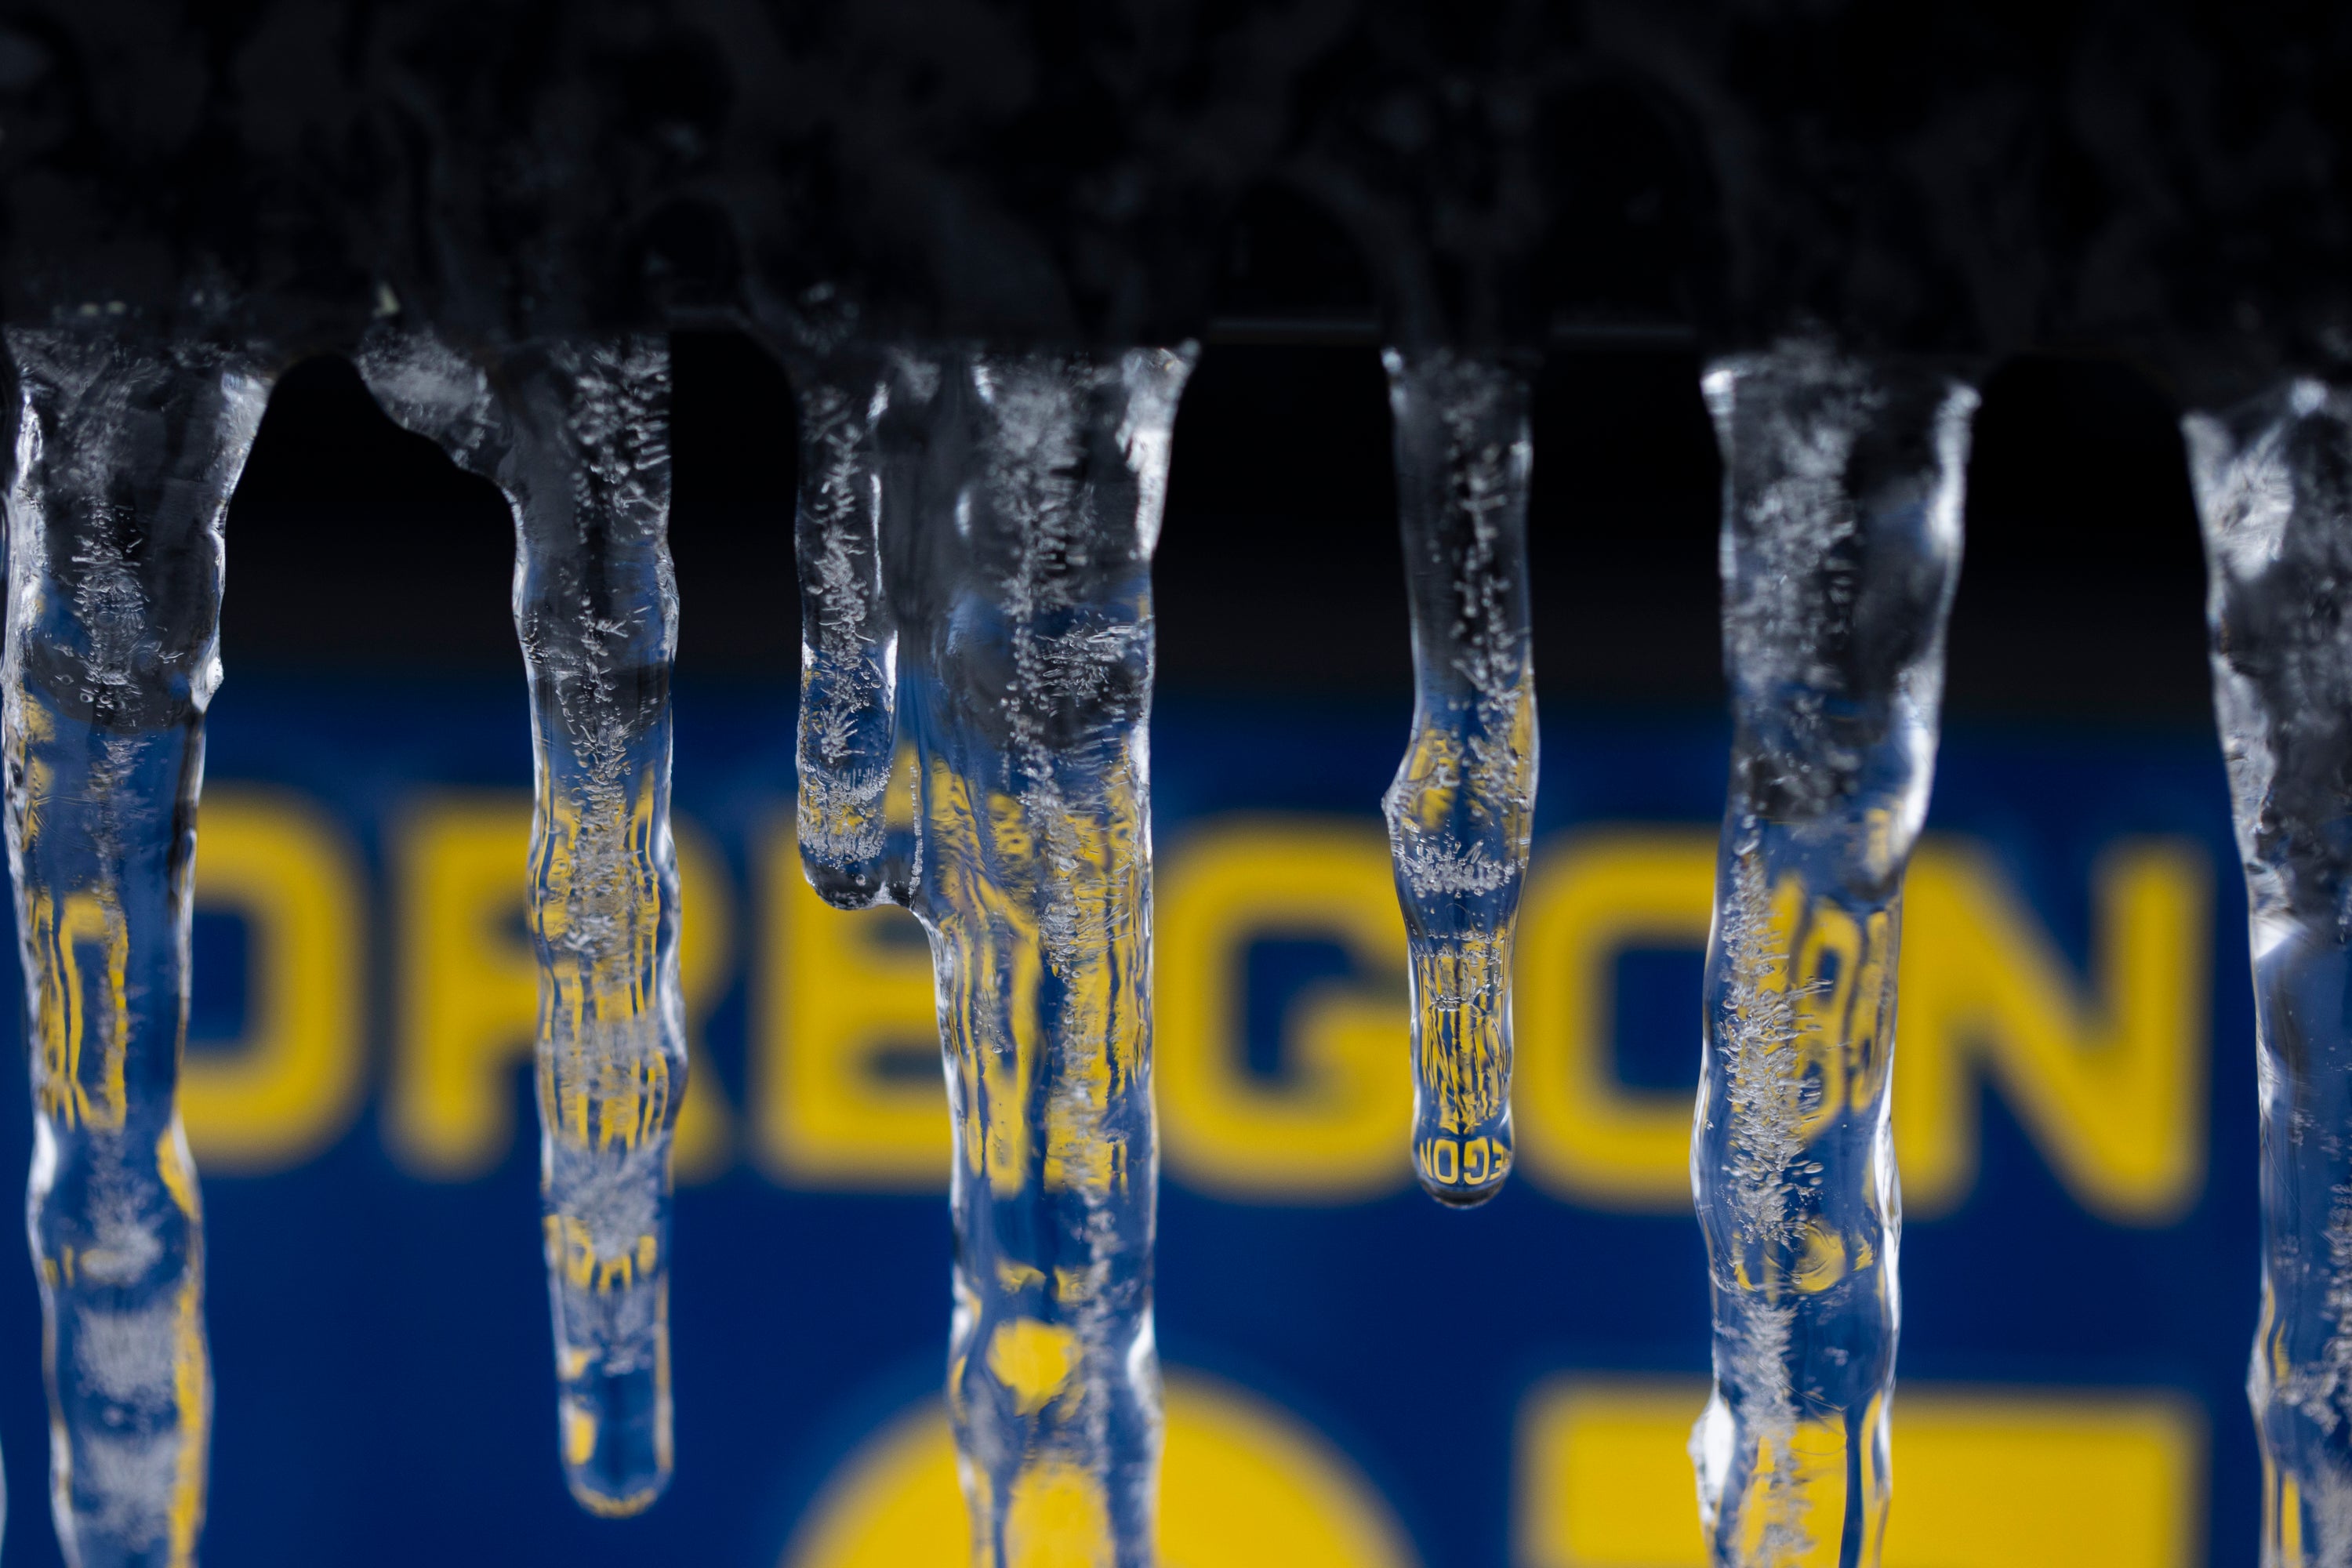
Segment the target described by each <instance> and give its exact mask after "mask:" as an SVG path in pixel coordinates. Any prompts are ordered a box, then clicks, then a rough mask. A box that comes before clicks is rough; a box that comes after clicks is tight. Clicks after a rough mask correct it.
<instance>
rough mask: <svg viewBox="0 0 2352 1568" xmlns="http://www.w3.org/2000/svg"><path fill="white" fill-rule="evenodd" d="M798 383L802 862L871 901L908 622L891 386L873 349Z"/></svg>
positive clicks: (839, 359)
mask: <svg viewBox="0 0 2352 1568" xmlns="http://www.w3.org/2000/svg"><path fill="white" fill-rule="evenodd" d="M799 387H800V422H801V481H800V508H799V517H798V521H797V524H796V527H795V543H796V544H797V546H798V551H799V557H800V584H801V705H800V747H799V758H798V771H799V774H800V781H799V782H800V843H801V866H802V868H803V870H804V871H806V872H807V874H808V879H809V884H810V886H812V887H814V889H816V890H817V891H818V892H819V893H820V894H822V895H824V899H825V901H826V902H828V903H831V904H835V905H837V906H838V907H840V908H842V909H850V910H862V909H866V908H868V907H869V906H871V905H872V904H873V903H874V902H875V901H876V900H877V899H880V898H883V897H884V896H886V894H887V892H888V889H887V887H886V883H887V882H888V881H889V880H890V879H891V876H890V865H889V862H890V855H889V847H888V831H887V825H886V823H885V810H884V805H885V797H886V795H887V790H888V787H889V783H890V764H891V760H892V754H893V742H894V729H893V725H894V721H895V717H896V704H897V701H898V628H897V627H896V626H893V625H892V624H891V621H890V610H889V605H888V604H887V602H886V601H885V599H884V597H883V593H882V550H881V537H880V530H881V521H882V476H881V474H880V472H879V470H878V469H877V466H876V460H875V445H874V443H875V426H876V422H877V421H878V420H880V419H881V418H882V417H883V416H884V415H885V413H886V412H887V409H888V407H889V393H890V388H889V382H888V380H887V378H886V377H885V376H884V374H883V373H882V371H881V369H880V367H879V364H878V363H877V361H876V360H875V359H874V358H873V357H872V356H868V355H865V354H858V353H837V354H835V355H834V356H832V357H830V358H829V359H828V360H827V361H826V362H825V363H824V364H823V365H822V366H820V367H817V368H815V369H814V370H813V371H812V372H810V373H809V374H804V375H803V377H802V378H801V380H800V383H799ZM897 879H898V881H900V882H902V883H903V881H904V879H905V868H904V866H903V865H900V866H899V867H898V877H897ZM900 896H901V897H903V889H900Z"/></svg>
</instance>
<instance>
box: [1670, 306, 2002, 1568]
mask: <svg viewBox="0 0 2352 1568" xmlns="http://www.w3.org/2000/svg"><path fill="white" fill-rule="evenodd" d="M1706 398H1707V405H1708V406H1709V408H1710V409H1711V410H1712V412H1713V414H1714V416H1715V423H1716V430H1717V437H1718V439H1719V442H1720V444H1721V447H1722V451H1723V461H1724V525H1723V583H1724V607H1723V625H1724V648H1725V658H1726V661H1727V673H1728V674H1729V677H1730V680H1731V687H1732V712H1733V719H1734V738H1733V742H1732V748H1733V749H1732V765H1731V791H1730V800H1729V804H1728V805H1727V810H1726V812H1725V815H1724V824H1723V838H1722V847H1721V850H1720V856H1719V859H1718V861H1717V876H1716V900H1717V905H1716V916H1715V928H1714V932H1713V935H1712V937H1711V939H1710V941H1709V942H1708V947H1707V966H1706V1018H1705V1031H1706V1041H1705V1047H1704V1049H1703V1051H1702V1055H1701V1077H1700V1083H1699V1098H1698V1112H1697V1118H1696V1123H1695V1125H1694V1128H1693V1133H1692V1147H1691V1179H1692V1186H1693V1189H1694V1194H1695V1195H1696V1200H1697V1205H1698V1213H1699V1220H1700V1223H1701V1226H1702V1227H1703V1228H1704V1230H1705V1232H1706V1243H1707V1257H1708V1261H1709V1275H1710V1281H1711V1285H1712V1289H1713V1294H1714V1300H1715V1395H1714V1398H1713V1399H1712V1400H1711V1401H1710V1402H1709V1403H1708V1405H1707V1408H1706V1414H1705V1415H1702V1416H1701V1417H1700V1418H1699V1422H1698V1425H1697V1426H1696V1429H1695V1430H1694V1431H1693V1432H1692V1434H1691V1457H1692V1458H1693V1460H1694V1462H1695V1463H1696V1466H1697V1468H1698V1479H1699V1508H1700V1514H1701V1518H1702V1520H1703V1521H1704V1522H1705V1524H1706V1531H1707V1534H1708V1537H1709V1542H1710V1549H1711V1552H1712V1554H1713V1560H1714V1561H1715V1562H1716V1563H1717V1564H1719V1565H1723V1568H1732V1565H1738V1568H1795V1565H1797V1564H1800V1563H1808V1564H1810V1563H1837V1564H1839V1565H1840V1568H1862V1565H1864V1564H1872V1563H1876V1562H1877V1561H1878V1550H1879V1539H1880V1535H1881V1532H1882V1531H1883V1530H1884V1528H1885V1519H1886V1506H1887V1500H1888V1493H1889V1489H1890V1479H1889V1475H1888V1470H1887V1450H1886V1439H1887V1416H1888V1407H1889V1401H1890V1400H1891V1398H1892V1396H1893V1392H1894V1377H1895V1335H1896V1329H1897V1326H1898V1322H1899V1319H1900V1299H1899V1295H1898V1291H1897V1280H1896V1268H1895V1259H1896V1248H1897V1243H1898V1240H1899V1237H1900V1234H1901V1226H1902V1209H1901V1200H1900V1198H1899V1196H1898V1194H1897V1188H1896V1182H1895V1150H1894V1143H1893V1141H1892V1138H1891V1136H1890V1133H1889V1129H1888V1122H1887V1109H1888V1089H1889V1086H1890V1084H1891V1082H1892V1074H1893V1067H1894V1044H1895V1037H1894V1030H1895V950H1896V940H1897V936H1898V934H1899V931H1900V928H1901V921H1900V897H1901V891H1902V885H1903V872H1904V868H1905V866H1906V864H1907V863H1908V861H1909V858H1910V855H1911V848H1912V846H1913V844H1914V843H1915V842H1916V839H1917V837H1918V834H1919V826H1920V823H1921V821H1922V819H1923V818H1924V817H1925V816H1926V814H1927V791H1928V786H1929V784H1930V783H1931V781H1932V778H1933V774H1934V771H1935V757H1936V725H1937V709H1938V705H1939V703H1940V701H1941V697H1942V689H1943V664H1944V621H1945V616H1946V612H1947V610H1948V607H1949V605H1950V603H1951V594H1952V588H1953V585H1954V584H1955V582H1956V581H1957V579H1958V569H1959V557H1960V512H1961V494H1962V484H1963V479H1964V470H1965V468H1966V465H1967V460H1968V443H1969V417H1970V416H1971V414H1972V412H1973V410H1974V408H1975V406H1976V395H1975V394H1974V393H1973V392H1972V391H1970V390H1969V388H1967V387H1965V386H1962V385H1960V384H1958V383H1956V382H1953V381H1951V380H1949V379H1948V378H1947V377H1945V376H1943V375H1940V374H1932V373H1929V372H1927V371H1925V370H1922V369H1911V368H1902V367H1895V366H1888V365H1883V364H1871V363H1858V362H1856V361H1853V360H1851V359H1847V358H1844V357H1843V356H1841V355H1838V354H1836V353H1832V352H1831V351H1828V350H1826V349H1822V348H1820V347H1817V346H1813V345H1809V344H1804V343H1789V344H1783V345H1782V346H1781V347H1780V348H1778V349H1776V350H1774V351H1772V352H1770V353H1762V354H1757V355H1754V356H1749V357H1743V358H1738V359H1733V360H1728V361H1726V362H1723V363H1718V364H1717V365H1716V366H1714V367H1713V368H1711V369H1710V371H1709V373H1708V374H1707V377H1706Z"/></svg>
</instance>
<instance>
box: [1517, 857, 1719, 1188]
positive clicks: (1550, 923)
mask: <svg viewBox="0 0 2352 1568" xmlns="http://www.w3.org/2000/svg"><path fill="white" fill-rule="evenodd" d="M1714 903H1715V834H1714V833H1713V832H1711V831H1709V830H1707V829H1705V828H1696V827H1675V828H1616V829H1612V830H1608V831H1605V832H1600V833H1593V834H1589V835H1580V836H1578V837H1572V838H1570V839H1569V840H1567V841H1566V842H1565V843H1562V844H1559V845H1558V846H1556V847H1550V848H1549V849H1548V851H1547V853H1545V854H1544V855H1542V856H1541V857H1539V858H1538V860H1537V862H1536V865H1535V868H1534V874H1533V875H1532V876H1531V877H1530V878H1529V879H1528V889H1527V896H1526V900H1525V902H1524V903H1523V904H1522V906H1521V909H1520V914H1519V945H1518V953H1517V963H1516V965H1515V966H1514V967H1515V973H1516V975H1517V994H1518V995H1517V1003H1518V1023H1519V1029H1518V1075H1517V1076H1518V1084H1517V1097H1516V1100H1515V1101H1514V1114H1515V1115H1516V1117H1517V1126H1518V1134H1519V1149H1518V1159H1519V1165H1520V1168H1521V1169H1522V1170H1524V1171H1525V1172H1526V1173H1528V1176H1529V1177H1530V1178H1531V1179H1533V1180H1534V1182H1535V1183H1536V1184H1537V1185H1538V1186H1540V1187H1542V1188H1543V1189H1544V1190H1545V1191H1547V1192H1549V1193H1550V1194H1552V1195H1553V1196H1554V1197H1557V1198H1559V1199H1561V1200H1563V1201H1565V1202H1568V1203H1573V1204H1580V1205H1584V1206H1586V1207H1588V1208H1599V1209H1633V1210H1645V1211H1646V1210H1655V1211H1660V1212H1671V1211H1674V1210H1676V1209H1681V1210H1685V1211H1687V1210H1688V1209H1689V1207H1690V1201H1691V1198H1690V1128H1691V1091H1690V1090H1675V1091H1672V1092H1664V1091H1658V1090H1636V1089H1628V1088H1626V1087H1625V1085H1624V1084H1623V1083H1622V1082H1621V1081H1620V1080H1619V1079H1618V1077H1617V1071H1616V1068H1615V1065H1614V1062H1613V1060H1612V1057H1613V1055H1614V1052H1613V1049H1612V1047H1613V1045H1614V1041H1615V1030H1614V1022H1613V1020H1614V1003H1615V997H1616V991H1617V985H1616V963H1617V959H1618V956H1619V955H1620V954H1621V953H1623V952H1626V951H1628V950H1629V949H1633V948H1640V947H1658V948H1704V947H1705V946H1706V928H1707V921H1708V918H1709V916H1710V914H1711V912H1712V910H1713V909H1714ZM1690 1001H1691V1005H1690V1013H1689V1018H1690V1030H1691V1052H1692V1063H1693V1073H1694V1079H1693V1081H1694V1083H1696V1062H1697V1053H1698V1045H1699V1040H1698V1032H1699V1023H1700V1017H1699V998H1697V997H1696V996H1693V997H1692V998H1691V999H1690Z"/></svg>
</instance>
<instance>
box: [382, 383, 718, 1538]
mask: <svg viewBox="0 0 2352 1568" xmlns="http://www.w3.org/2000/svg"><path fill="white" fill-rule="evenodd" d="M362 372H363V373H364V374H365V375H366V377H367V380H368V384H369V385H370V387H371V388H372V389H373V391H374V392H375V395H376V396H377V397H378V398H379V399H380V400H381V401H382V402H383V405H384V406H385V407H386V408H387V409H389V410H390V411H391V412H392V413H393V415H394V417H395V418H397V419H399V420H400V421H401V422H402V423H404V424H405V425H407V426H410V427H411V428H413V429H416V430H418V431H420V432H422V433H424V434H426V435H429V436H432V437H435V438H436V439H437V440H439V441H440V442H441V443H442V444H443V445H444V446H445V447H446V448H447V449H448V450H449V452H450V454H451V455H452V456H453V457H454V458H456V459H457V461H458V462H459V463H460V464H461V465H463V466H465V467H467V468H472V469H474V470H475V471H476V472H478V473H482V474H484V475H487V476H488V477H489V478H491V479H495V480H496V481H497V483H498V484H499V487H500V489H503V490H504V491H505V492H506V494H507V498H508V500H509V502H510V503H511V505H512V507H513V509H514V515H515V539H516V559H515V585H514V613H515V628H516V631H517V632H518V634H519V635H520V638H521V641H522V648H523V656H524V659H525V661H526V663H527V665H528V667H529V670H530V702H531V724H532V742H533V753H534V756H535V759H536V763H537V769H536V771H537V811H536V814H535V816H534V817H533V820H532V826H531V842H530V921H531V930H532V932H533V934H534V935H535V937H536V938H537V940H538V946H539V956H540V1033H539V1052H538V1059H539V1103H540V1182H541V1194H542V1199H543V1208H544V1223H545V1230H546V1244H547V1264H548V1289H549V1294H550V1297H551V1301H552V1305H553V1309H554V1320H555V1364H556V1375H557V1378H558V1381H559V1383H560V1384H561V1393H560V1398H559V1404H558V1412H557V1415H558V1422H559V1429H560V1430H559V1436H560V1443H561V1448H562V1459H563V1468H564V1475H565V1478H566V1479H567V1480H568V1481H569V1482H570V1484H571V1487H572V1496H573V1497H575V1498H576V1499H578V1500H579V1501H580V1504H581V1506H582V1507H583V1508H585V1509H587V1510H589V1511H590V1512H592V1513H598V1514H605V1515H620V1514H629V1513H635V1512H636V1511H638V1510H641V1509H643V1508H645V1507H646V1506H647V1505H649V1504H650V1503H652V1501H653V1500H654V1499H655V1498H656V1497H658V1496H659V1495H660V1494H661V1491H662V1489H663V1488H664V1487H665V1486H667V1485H668V1483H669V1476H670V1466H671V1433H670V1367H669V1234H670V1133H671V1130H672V1128H673V1126H674V1125H675V1123H676V1121H677V1110H678V1105H679V1101H680V1100H681V1098H682V1096H683V1095H684V1093H685V1090H686V1031H685V1016H684V1012H683V1009H682V1005H681V1003H680V1000H679V994H678V987H677V924H678V901H677V861H676V856H675V853H674V851H673V849H672V847H671V841H670V825H669V772H670V708H669V691H670V668H671V659H672V657H673V655H674V653H675V650H676V647H677V586H676V584H675V581H674V579H673V577H672V575H671V572H670V558H669V544H668V514H669V449H668V442H667V429H666V421H667V416H668V404H669V355H668V351H667V348H666V347H665V345H664V344H663V343H662V342H661V341H660V340H659V339H656V338H634V337H633V338H618V339H612V340H599V341H565V342H545V343H538V344H532V345H529V346H525V347H521V348H517V349H513V350H510V351H509V352H507V353H504V354H503V355H501V356H500V357H499V360H498V362H497V364H496V368H495V378H493V376H492V375H488V374H484V372H483V371H482V370H481V369H480V368H478V366H477V365H475V364H474V363H471V362H470V361H468V360H467V359H464V358H463V357H461V356H459V355H457V354H455V353H451V352H450V351H448V350H447V349H446V348H445V347H443V346H441V345H439V344H437V343H436V342H433V341H431V340H429V339H425V338H420V337H414V336H407V337H392V338H386V339H384V340H383V341H381V342H377V343H376V344H374V345H372V346H371V348H370V350H369V352H368V353H365V354H364V355H362Z"/></svg>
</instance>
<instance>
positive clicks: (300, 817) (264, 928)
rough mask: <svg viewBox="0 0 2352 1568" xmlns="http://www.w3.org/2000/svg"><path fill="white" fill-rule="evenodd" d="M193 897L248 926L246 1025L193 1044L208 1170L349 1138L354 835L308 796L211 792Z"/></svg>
mask: <svg viewBox="0 0 2352 1568" xmlns="http://www.w3.org/2000/svg"><path fill="white" fill-rule="evenodd" d="M195 904H196V908H198V909H199V910H216V911H219V912H223V913H227V914H233V915H235V916H236V917H237V918H238V919H239V920H240V921H243V922H244V925H245V930H246V933H247V934H246V984H245V994H246V1017H245V1029H244V1033H243V1034H242V1035H241V1036H240V1037H238V1038H237V1039H236V1041H235V1042H233V1043H229V1044H226V1045H224V1046H222V1047H218V1048H211V1049H206V1050H203V1051H194V1052H191V1053H189V1055H188V1058H187V1060H186V1063H185V1065H184V1068H183V1070H182V1073H181V1076H180V1109H181V1113H182V1115H183V1116H184V1117H185V1119H186V1121H187V1129H188V1144H189V1147H190V1148H191V1149H192V1150H193V1151H194V1153H195V1155H196V1157H197V1159H198V1160H200V1161H201V1162H203V1163H204V1165H205V1169H207V1170H209V1171H214V1172H224V1171H228V1172H239V1173H263V1172H268V1171H282V1170H286V1169H288V1168H289V1167H291V1166H294V1165H299V1164H300V1163H303V1162H304V1161H306V1160H308V1159H310V1158H311V1157H312V1156H314V1155H316V1154H318V1153H319V1152H321V1151H323V1150H324V1149H326V1148H327V1147H328V1145H330V1144H331V1143H332V1142H334V1141H335V1140H336V1139H337V1138H338V1137H340V1136H341V1133H342V1131H343V1130H344V1129H345V1128H346V1127H348V1126H349V1125H350V1124H351V1119H352V1114H353V1113H354V1112H355V1111H357V1110H358V1109H359V1104H360V1100H361V1097H362V1090H363V1089H364V1088H365V1080H366V1068H367V1037H366V1032H365V1031H366V1022H365V1020H366V1013H365V1001H366V985H365V976H366V968H365V948H364V945H363V942H364V935H365V933H364V930H363V924H364V921H365V919H366V914H365V902H364V894H363V892H362V881H361V873H360V870H359V868H358V861H357V855H356V852H355V851H354V850H353V849H352V846H351V843H350V841H349V840H348V839H347V838H346V837H344V835H343V833H342V831H341V828H339V827H338V826H336V825H335V824H334V823H333V822H332V821H331V819H330V818H329V817H328V816H327V815H326V814H325V813H324V812H323V811H321V810H320V809H319V807H318V806H317V805H314V804H313V803H312V802H310V801H309V800H306V799H304V798H303V797H302V796H300V795H294V794H292V793H290V792H288V791H283V790H265V789H258V788H254V787H251V786H244V787H236V788H223V787H220V786H218V785H215V786H214V787H213V788H211V789H208V790H206V791H205V800H204V807H203V815H202V817H201V820H200V824H199V827H198V834H197V863H196V880H195Z"/></svg>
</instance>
